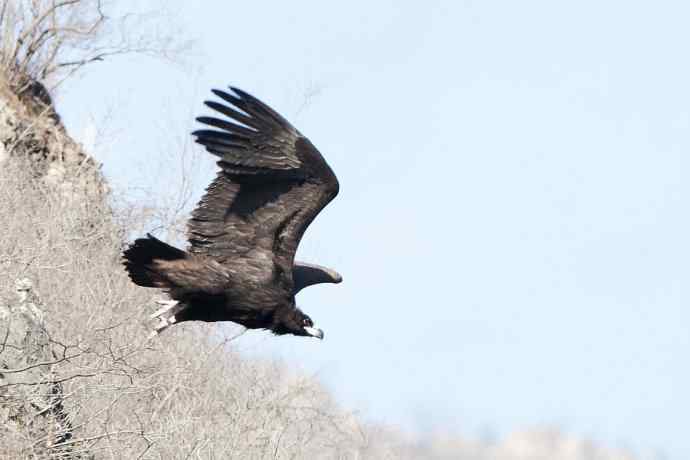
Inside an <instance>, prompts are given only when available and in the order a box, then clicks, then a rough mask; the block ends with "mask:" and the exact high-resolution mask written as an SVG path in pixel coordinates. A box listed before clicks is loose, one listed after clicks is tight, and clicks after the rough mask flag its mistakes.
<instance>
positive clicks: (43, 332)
mask: <svg viewBox="0 0 690 460" xmlns="http://www.w3.org/2000/svg"><path fill="white" fill-rule="evenodd" d="M1 24H2V22H1V18H0V25H1ZM6 57H7V56H3V59H2V61H3V62H7V59H6ZM5 69H7V67H5ZM4 72H5V73H0V216H1V217H2V222H3V224H2V227H1V233H0V439H1V440H2V441H1V442H0V458H7V459H16V458H125V459H128V458H238V459H255V458H256V459H260V458H273V459H287V458H290V459H293V458H296V459H301V458H305V459H307V458H309V459H321V458H323V459H336V458H337V459H398V458H400V459H407V458H409V459H417V458H420V459H451V458H453V459H458V458H460V459H487V460H488V459H500V460H518V459H562V460H614V459H615V460H628V459H631V458H632V457H631V456H630V455H628V454H626V453H624V452H619V451H616V450H612V449H607V448H604V447H600V446H597V445H596V444H595V443H592V442H590V441H587V440H583V439H579V438H576V437H572V436H568V435H565V434H563V433H560V432H558V431H555V430H550V429H543V430H542V429H539V430H526V431H520V432H516V433H514V434H512V435H509V436H507V437H506V438H504V439H501V440H497V441H493V442H479V441H472V440H466V439H461V438H458V437H456V436H443V437H441V436H438V437H431V438H428V439H421V440H420V439H413V438H411V437H408V436H406V435H404V434H402V433H400V432H399V431H398V430H397V429H396V428H394V427H383V426H374V425H371V424H368V423H366V422H365V421H364V419H363V418H360V417H359V416H358V415H356V414H354V413H353V412H350V411H349V410H346V409H344V408H342V407H341V406H339V405H338V404H337V403H336V402H335V401H334V400H333V398H332V396H331V395H330V394H329V392H328V391H327V390H326V389H325V388H324V387H323V386H322V385H321V384H320V383H319V381H318V380H316V379H314V378H312V377H307V376H304V375H300V374H298V373H295V372H293V371H292V370H291V366H290V364H289V363H280V362H272V361H261V360H257V359H249V358H247V357H245V356H243V355H241V354H240V353H239V352H237V351H236V350H235V348H234V343H235V342H236V341H238V340H242V338H241V336H235V335H226V334H230V333H224V332H223V331H224V330H223V329H221V328H219V327H217V326H214V325H206V324H184V325H180V326H178V327H175V328H172V329H171V330H170V331H166V333H165V334H164V335H162V336H161V337H160V338H157V339H154V340H151V341H148V340H147V339H146V337H147V335H148V331H149V325H148V324H147V317H148V315H149V314H150V313H151V311H152V308H153V306H152V299H153V298H154V296H155V293H152V292H151V291H150V290H146V289H142V288H138V287H136V286H134V285H133V284H132V283H131V282H130V281H129V279H128V277H127V276H126V274H125V272H124V270H123V269H122V267H121V260H120V254H121V251H122V248H123V247H124V245H125V244H126V235H128V234H129V233H130V230H131V229H132V228H134V227H140V226H145V225H146V221H145V215H146V213H145V212H143V211H142V210H141V209H138V208H137V206H136V205H123V204H122V203H114V201H113V200H114V198H113V196H112V195H111V193H110V190H109V188H108V186H107V183H106V181H105V179H104V178H103V176H102V174H101V172H100V168H99V165H98V164H97V162H96V161H94V160H93V159H92V158H91V157H90V156H89V155H88V152H84V151H83V149H82V147H81V146H80V145H79V144H78V143H77V142H75V141H74V140H73V139H72V138H71V137H70V136H69V133H67V131H66V130H65V128H64V127H63V125H62V124H61V122H60V117H59V114H58V112H57V111H56V109H55V107H54V106H53V103H52V99H51V97H50V94H49V90H48V89H46V87H45V86H44V85H43V83H42V82H41V81H39V80H38V79H37V78H36V74H32V73H21V72H19V73H17V71H16V69H15V70H13V71H12V73H10V72H8V71H7V70H5V71H4ZM119 192H121V194H125V195H126V190H125V191H119ZM114 204H117V206H114ZM142 219H143V220H142ZM349 358H350V357H347V356H345V357H342V359H349ZM459 391H462V390H461V389H459ZM448 429H449V431H452V429H454V427H448Z"/></svg>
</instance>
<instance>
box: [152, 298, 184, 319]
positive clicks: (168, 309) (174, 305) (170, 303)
mask: <svg viewBox="0 0 690 460" xmlns="http://www.w3.org/2000/svg"><path fill="white" fill-rule="evenodd" d="M156 303H157V304H158V305H163V308H160V309H158V310H157V311H156V312H155V313H154V314H152V315H151V316H150V317H149V318H151V319H156V318H160V317H162V316H164V315H165V316H166V317H169V316H175V313H177V312H179V311H180V310H182V308H184V307H183V306H182V305H181V304H180V302H179V301H177V300H162V299H159V300H156ZM168 313H169V314H168Z"/></svg>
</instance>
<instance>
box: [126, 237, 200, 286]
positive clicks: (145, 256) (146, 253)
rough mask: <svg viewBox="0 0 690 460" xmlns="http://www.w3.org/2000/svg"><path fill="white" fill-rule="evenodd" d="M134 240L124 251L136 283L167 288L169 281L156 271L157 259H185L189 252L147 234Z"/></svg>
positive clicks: (130, 274)
mask: <svg viewBox="0 0 690 460" xmlns="http://www.w3.org/2000/svg"><path fill="white" fill-rule="evenodd" d="M146 236H147V238H139V239H137V240H135V241H134V243H132V244H131V245H130V246H129V247H128V248H127V249H126V250H125V251H124V252H123V253H122V255H123V257H124V261H123V264H124V266H125V268H126V269H127V272H128V273H129V277H130V278H131V279H132V281H134V283H135V284H138V285H139V286H143V287H156V288H166V287H170V286H169V282H168V281H167V280H166V278H165V277H164V276H163V274H162V273H159V272H158V271H156V268H155V262H156V261H157V260H179V259H185V258H186V257H187V253H186V252H184V251H182V250H180V249H177V248H175V247H173V246H170V245H169V244H167V243H164V242H162V241H161V240H159V239H157V238H155V237H154V236H152V235H151V234H148V233H147V234H146Z"/></svg>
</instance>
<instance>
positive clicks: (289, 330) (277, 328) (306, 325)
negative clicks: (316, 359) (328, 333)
mask: <svg viewBox="0 0 690 460" xmlns="http://www.w3.org/2000/svg"><path fill="white" fill-rule="evenodd" d="M271 331H272V332H273V333H274V334H276V335H283V334H292V335H300V336H305V337H316V338H318V339H322V340H323V331H322V330H321V329H319V328H318V327H316V326H314V322H313V321H312V320H311V318H310V317H309V315H307V314H306V313H304V312H302V310H300V309H299V308H297V307H295V306H291V307H290V308H281V309H279V310H278V311H277V312H276V315H275V317H274V322H273V327H272V328H271Z"/></svg>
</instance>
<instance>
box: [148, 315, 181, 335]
mask: <svg viewBox="0 0 690 460" xmlns="http://www.w3.org/2000/svg"><path fill="white" fill-rule="evenodd" d="M176 322H177V320H176V319H175V315H174V314H173V315H170V316H167V317H165V318H161V317H159V318H158V324H157V325H156V326H155V327H154V328H153V331H151V333H150V334H149V336H148V340H151V339H152V338H154V337H156V336H157V335H158V334H160V333H161V332H163V331H164V330H166V329H167V328H169V327H170V326H172V325H173V324H175V323H176Z"/></svg>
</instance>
